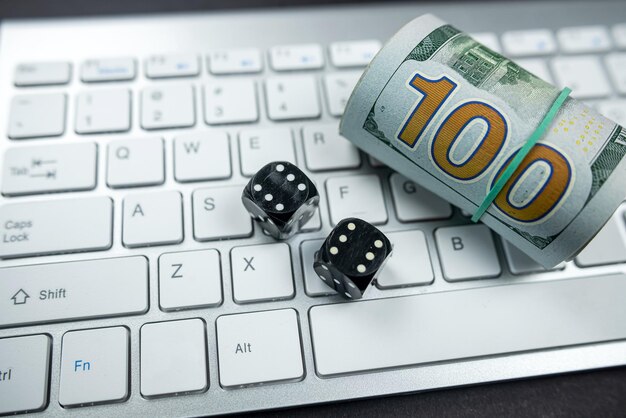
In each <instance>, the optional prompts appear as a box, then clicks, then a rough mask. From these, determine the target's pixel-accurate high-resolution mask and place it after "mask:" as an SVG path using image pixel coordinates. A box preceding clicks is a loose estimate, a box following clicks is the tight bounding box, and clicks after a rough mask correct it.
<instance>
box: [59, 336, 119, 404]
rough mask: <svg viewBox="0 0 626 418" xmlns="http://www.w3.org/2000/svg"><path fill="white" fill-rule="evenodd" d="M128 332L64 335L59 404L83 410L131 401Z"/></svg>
mask: <svg viewBox="0 0 626 418" xmlns="http://www.w3.org/2000/svg"><path fill="white" fill-rule="evenodd" d="M129 357H130V349H129V332H128V329H127V328H126V327H111V328H96V329H89V330H83V331H71V332H67V333H66V334H65V335H63V346H62V351H61V381H60V389H59V403H60V404H61V405H62V406H65V407H68V406H81V405H92V404H100V403H103V402H116V401H123V400H125V399H126V398H128V394H129V387H128V381H129V376H128V371H129V360H130V359H129Z"/></svg>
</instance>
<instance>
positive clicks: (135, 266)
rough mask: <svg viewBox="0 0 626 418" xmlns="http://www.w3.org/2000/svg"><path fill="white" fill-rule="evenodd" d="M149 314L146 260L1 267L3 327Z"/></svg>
mask: <svg viewBox="0 0 626 418" xmlns="http://www.w3.org/2000/svg"><path fill="white" fill-rule="evenodd" d="M85 233H86V234H87V233H88V232H87V231H85ZM147 310H148V260H147V259H146V258H145V257H123V258H105V259H100V260H87V261H71V262H63V263H53V264H36V265H29V266H20V267H7V268H2V269H0V327H4V326H14V325H27V324H41V323H44V322H57V321H65V320H78V319H85V318H102V317H107V316H122V315H131V314H139V313H144V312H146V311H147ZM1 359H2V357H0V362H1V361H2V360H1ZM0 405H1V403H0Z"/></svg>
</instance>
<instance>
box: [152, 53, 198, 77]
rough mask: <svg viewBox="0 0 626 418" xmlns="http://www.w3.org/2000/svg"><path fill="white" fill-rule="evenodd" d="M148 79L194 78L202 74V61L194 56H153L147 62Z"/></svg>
mask: <svg viewBox="0 0 626 418" xmlns="http://www.w3.org/2000/svg"><path fill="white" fill-rule="evenodd" d="M145 66H146V77H148V78H174V77H193V76H196V75H198V74H200V61H199V60H198V56H197V55H194V54H177V55H152V56H151V57H149V58H148V59H147V60H146V63H145Z"/></svg>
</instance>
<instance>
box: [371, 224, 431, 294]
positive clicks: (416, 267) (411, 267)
mask: <svg viewBox="0 0 626 418" xmlns="http://www.w3.org/2000/svg"><path fill="white" fill-rule="evenodd" d="M387 238H389V241H391V243H392V244H393V253H392V254H391V257H390V258H389V261H387V263H386V264H385V267H384V268H383V269H382V270H381V271H380V275H379V276H378V279H377V282H376V286H377V287H379V288H380V289H391V288H395V287H405V286H416V285H426V284H430V283H432V282H433V280H434V276H433V268H432V266H431V263H430V255H429V253H428V246H427V245H426V237H425V236H424V233H423V232H422V231H403V232H391V233H388V234H387Z"/></svg>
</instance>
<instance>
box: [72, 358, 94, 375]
mask: <svg viewBox="0 0 626 418" xmlns="http://www.w3.org/2000/svg"><path fill="white" fill-rule="evenodd" d="M90 370H91V363H90V362H88V361H83V360H76V361H74V372H81V371H82V372H88V371H90Z"/></svg>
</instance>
